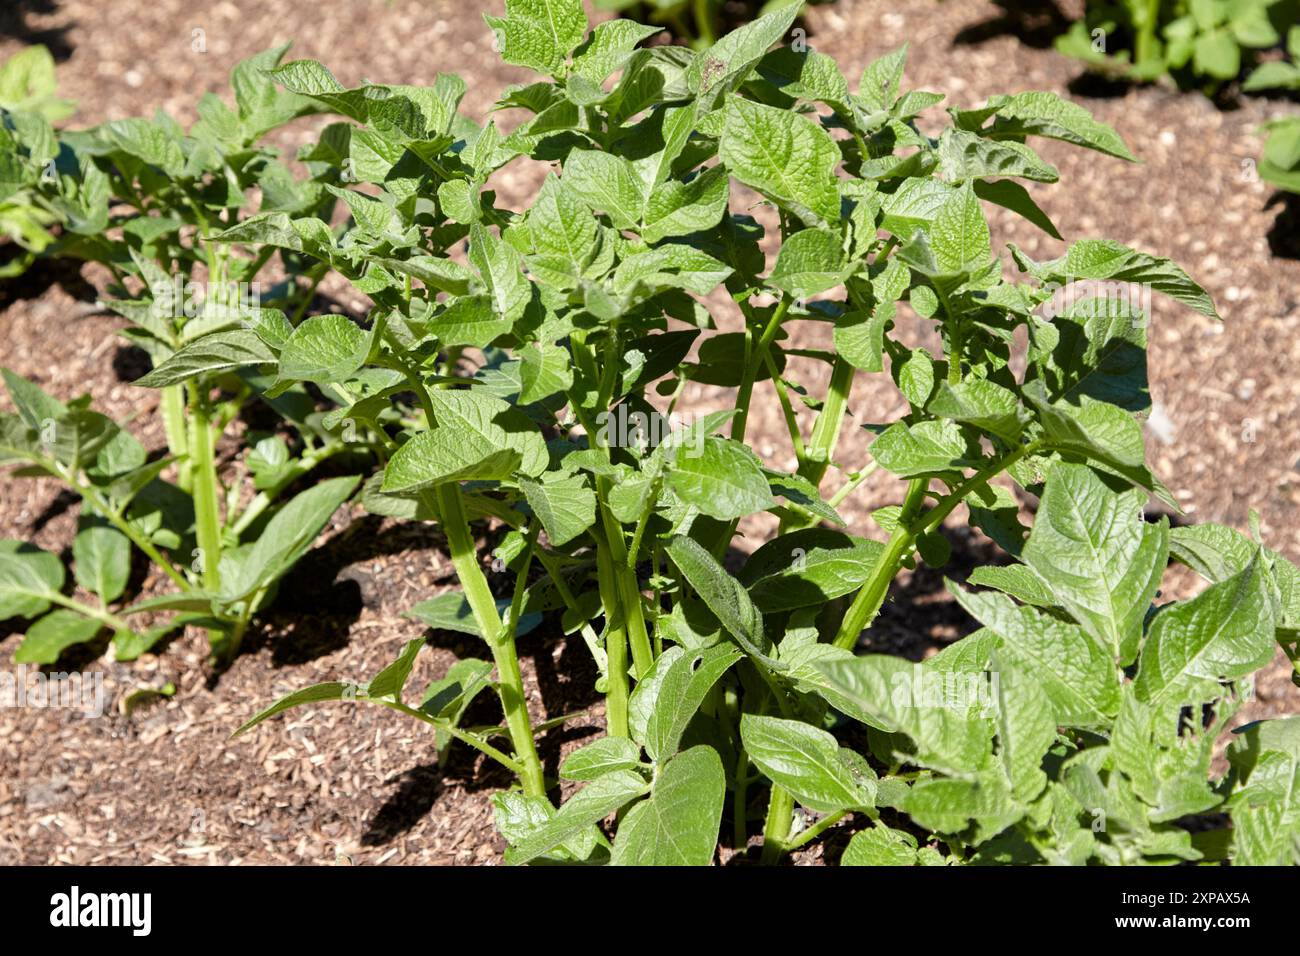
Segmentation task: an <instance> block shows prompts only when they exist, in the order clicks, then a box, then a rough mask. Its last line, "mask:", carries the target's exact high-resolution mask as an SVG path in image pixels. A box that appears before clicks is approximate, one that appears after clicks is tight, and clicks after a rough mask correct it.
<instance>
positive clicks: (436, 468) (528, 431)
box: [382, 390, 550, 494]
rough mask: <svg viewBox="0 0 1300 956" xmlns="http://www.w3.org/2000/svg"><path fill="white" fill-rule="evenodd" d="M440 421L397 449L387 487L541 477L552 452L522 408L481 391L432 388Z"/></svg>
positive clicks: (408, 489)
mask: <svg viewBox="0 0 1300 956" xmlns="http://www.w3.org/2000/svg"><path fill="white" fill-rule="evenodd" d="M429 398H430V401H431V402H432V403H433V407H434V413H435V415H436V418H437V424H436V425H435V426H434V427H432V428H431V429H430V430H428V431H423V432H419V433H417V434H416V435H415V436H414V437H413V438H412V439H411V440H410V441H408V442H407V443H406V444H405V445H403V446H402V447H401V448H399V449H398V450H397V452H396V453H395V454H394V455H393V457H392V458H391V459H390V460H389V462H388V467H387V469H386V470H385V471H384V484H383V489H382V490H383V491H385V492H402V493H408V494H409V493H412V492H415V491H419V490H422V489H426V488H432V487H434V486H436V485H439V484H444V483H446V482H449V481H468V480H471V479H475V480H493V479H495V480H502V479H505V478H509V477H510V476H511V475H512V474H514V473H515V471H516V470H518V471H520V472H522V473H523V474H525V475H530V476H536V475H540V474H541V473H542V472H543V471H545V470H546V466H547V464H548V463H549V461H550V456H549V454H548V453H547V451H546V442H545V440H544V439H543V438H542V435H541V433H540V432H539V431H538V430H537V426H536V425H535V424H533V422H532V421H531V420H530V419H529V418H528V416H527V415H525V414H524V413H523V412H521V411H519V410H518V409H517V408H515V407H513V406H512V405H510V404H509V403H507V402H505V401H502V400H501V399H499V398H496V397H494V396H492V395H488V394H486V393H484V392H481V391H477V390H475V391H468V390H457V391H447V390H440V391H434V392H431V393H430V395H429Z"/></svg>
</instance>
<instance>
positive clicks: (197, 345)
mask: <svg viewBox="0 0 1300 956" xmlns="http://www.w3.org/2000/svg"><path fill="white" fill-rule="evenodd" d="M339 318H341V316H340V317H339ZM309 321H310V320H309ZM345 321H346V320H345ZM275 361H276V356H275V353H274V352H272V351H271V350H270V349H269V348H268V347H267V346H266V343H264V342H263V341H262V339H261V338H260V337H258V335H257V333H256V332H253V331H251V330H249V329H231V330H229V331H226V332H214V333H212V334H211V335H205V336H203V337H202V338H198V339H195V340H194V341H193V342H189V343H187V344H186V345H184V346H182V347H181V348H179V349H178V350H176V351H175V352H173V353H172V354H171V355H170V356H169V357H168V358H167V360H166V361H164V362H163V363H162V364H161V365H159V366H158V367H157V368H155V369H154V370H153V371H152V372H150V373H149V374H147V375H145V376H143V377H142V378H139V379H136V381H135V384H136V385H139V386H141V387H143V388H166V387H167V386H168V385H179V384H180V383H182V382H187V381H189V380H191V379H194V378H199V377H200V376H204V375H211V374H215V373H218V372H228V371H231V370H232V369H237V368H245V367H249V366H256V365H268V364H271V363H274V362H275Z"/></svg>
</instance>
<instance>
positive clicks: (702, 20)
mask: <svg viewBox="0 0 1300 956" xmlns="http://www.w3.org/2000/svg"><path fill="white" fill-rule="evenodd" d="M692 6H693V9H694V13H695V30H696V39H697V43H696V47H697V49H702V50H703V49H708V48H709V47H711V46H713V43H714V37H713V4H712V3H711V2H710V0H694V3H693V5H692Z"/></svg>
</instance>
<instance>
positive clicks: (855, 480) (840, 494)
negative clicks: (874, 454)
mask: <svg viewBox="0 0 1300 956" xmlns="http://www.w3.org/2000/svg"><path fill="white" fill-rule="evenodd" d="M879 467H880V463H879V462H877V461H874V460H873V461H870V462H868V463H867V464H866V466H865V467H864V468H863V469H862V470H861V471H859V472H858V473H857V474H856V475H854V476H853V477H852V478H850V479H849V480H848V481H846V482H845V483H844V487H842V488H840V490H839V491H837V492H835V494H833V495H831V496H830V498H829V499H828V500H827V502H826V503H827V504H828V505H830V506H831V507H832V508H838V507H839V506H840V505H841V504H843V502H844V499H845V498H847V497H848V496H849V495H851V494H853V492H855V491H857V490H858V487H859V486H860V485H861V484H862V483H863V482H864V481H866V480H867V479H868V478H870V477H871V476H872V475H873V474H875V473H876V470H877V469H878V468H879Z"/></svg>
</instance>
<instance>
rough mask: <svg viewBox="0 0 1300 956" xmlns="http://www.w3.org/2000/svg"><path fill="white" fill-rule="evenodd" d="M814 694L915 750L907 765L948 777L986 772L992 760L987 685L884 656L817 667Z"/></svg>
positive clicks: (974, 676) (973, 675) (975, 676)
mask: <svg viewBox="0 0 1300 956" xmlns="http://www.w3.org/2000/svg"><path fill="white" fill-rule="evenodd" d="M813 668H814V669H815V671H816V672H817V673H818V674H819V675H820V679H819V680H818V681H817V683H816V685H815V686H816V687H817V689H818V691H819V692H820V693H821V694H822V696H824V697H825V698H826V700H827V701H828V702H829V703H830V704H831V706H833V707H835V708H836V709H838V710H841V711H843V712H844V713H845V714H847V715H849V716H851V717H853V718H854V719H856V720H861V721H863V722H864V723H867V724H868V725H869V726H873V727H876V728H877V729H880V730H884V731H886V732H888V733H895V732H897V733H902V734H905V735H906V736H907V737H908V738H910V739H911V740H912V742H913V743H914V744H915V746H916V754H915V756H913V757H910V758H909V762H913V763H919V764H920V765H922V766H929V767H935V768H938V769H942V770H946V771H949V772H951V773H972V772H975V771H978V770H980V769H982V768H984V767H986V766H987V765H988V763H989V761H990V757H991V754H992V726H991V723H990V720H989V718H988V716H987V715H986V714H985V711H986V710H987V709H988V700H987V694H988V691H987V683H986V678H985V675H983V674H982V673H979V672H969V673H961V672H959V673H956V674H952V673H944V672H942V671H940V670H937V669H935V668H933V667H927V666H925V665H923V664H913V663H912V662H911V661H908V660H904V659H902V658H898V657H888V656H886V655H883V654H867V655H864V656H862V657H850V658H833V659H830V660H824V661H817V662H815V663H814V664H813Z"/></svg>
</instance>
